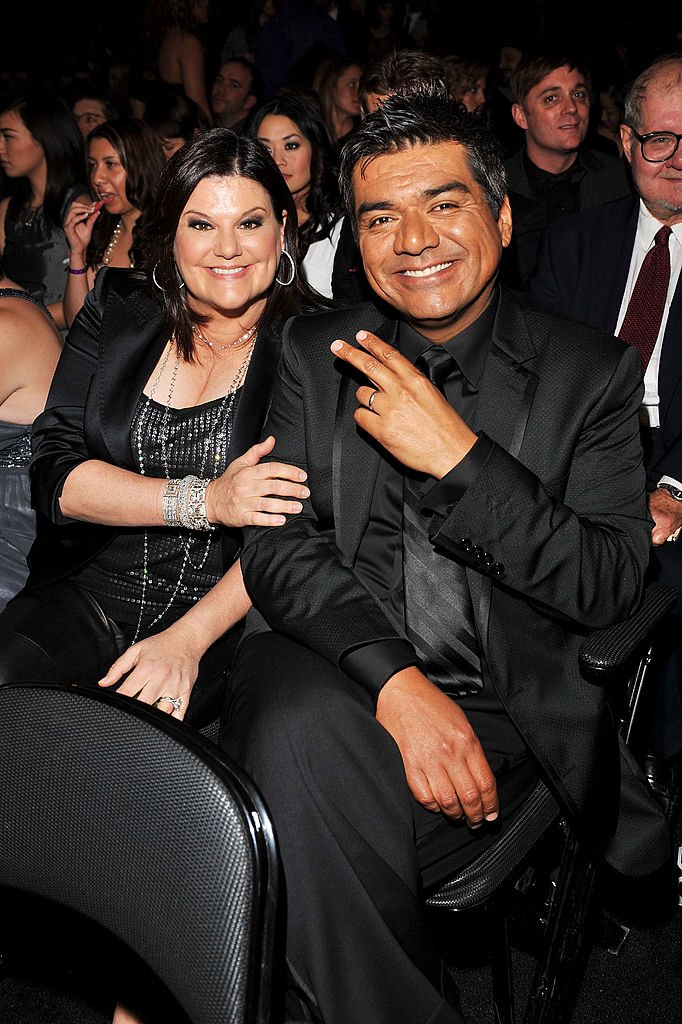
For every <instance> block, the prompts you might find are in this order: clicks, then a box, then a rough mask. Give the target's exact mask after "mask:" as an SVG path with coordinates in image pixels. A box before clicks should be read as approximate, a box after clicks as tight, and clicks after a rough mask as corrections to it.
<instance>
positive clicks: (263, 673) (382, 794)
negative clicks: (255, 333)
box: [221, 89, 669, 1024]
mask: <svg viewBox="0 0 682 1024" xmlns="http://www.w3.org/2000/svg"><path fill="white" fill-rule="evenodd" d="M342 182H343V186H344V190H345V194H346V202H347V207H348V209H349V212H351V213H352V215H353V216H354V217H355V218H356V219H357V223H358V233H359V242H360V248H361V252H362V256H363V262H364V265H365V270H366V272H367V274H368V278H369V281H370V283H371V285H372V287H373V289H374V291H375V292H376V293H377V295H378V296H379V297H380V298H381V300H382V307H383V306H385V305H388V306H389V307H391V308H392V309H393V310H394V311H395V312H394V314H393V315H392V316H391V317H390V318H389V319H387V320H386V319H384V316H383V315H382V314H381V313H379V312H378V309H377V308H376V307H375V306H372V305H367V306H361V307H356V308H354V309H348V310H343V311H338V312H330V313H324V314H322V315H320V316H313V317H306V318H297V319H295V320H293V321H291V322H290V323H289V325H288V328H287V330H286V332H285V335H286V336H285V341H284V349H283V358H282V362H281V366H280V381H279V385H278V387H277V389H276V393H275V396H274V399H273V405H272V410H271V415H270V418H269V421H268V424H267V428H266V429H267V430H268V431H271V432H272V433H273V434H274V435H275V437H276V438H277V446H276V451H277V457H278V458H280V457H284V455H286V458H287V460H288V461H291V462H293V463H294V464H299V465H301V466H305V468H306V470H307V473H308V482H309V485H310V490H311V497H310V500H309V501H307V502H305V504H304V509H303V512H302V513H301V514H300V515H299V516H298V517H296V518H295V519H291V520H290V521H288V522H287V523H286V525H284V526H282V527H281V528H279V529H278V531H277V532H276V533H275V531H270V530H254V531H248V534H247V537H246V542H245V548H244V551H243V554H242V568H243V572H244V579H245V584H246V587H247V590H248V592H249V594H250V595H251V597H252V599H253V601H254V605H255V608H256V611H255V612H254V613H252V614H251V615H250V617H249V621H248V623H247V627H246V637H245V640H244V641H243V643H242V645H241V648H240V652H239V654H238V657H237V663H236V665H235V668H234V671H233V673H232V675H231V692H230V695H229V698H228V702H227V705H226V714H225V723H224V727H223V731H222V736H221V742H222V744H223V746H224V748H225V749H226V750H227V752H228V753H229V754H230V755H231V756H232V757H234V758H236V759H237V761H238V762H239V763H240V764H242V765H243V766H244V767H245V768H246V770H247V771H248V772H249V773H250V775H251V776H252V777H253V778H254V779H255V781H256V783H257V784H258V786H259V787H260V789H261V791H262V793H263V795H264V797H265V800H266V803H267V805H268V807H269V808H270V811H271V813H272V815H273V819H274V823H275V829H276V832H277V836H278V841H279V848H280V853H281V857H282V864H283V871H284V878H285V884H286V891H287V963H288V966H289V970H290V975H291V988H292V990H295V991H296V993H297V997H298V1000H299V1002H303V1003H305V1004H306V1011H305V1013H301V1012H300V1011H299V1017H301V1018H302V1017H305V1019H307V1020H310V1019H312V1020H316V1021H317V1020H323V1021H324V1022H325V1024H366V1022H367V1021H372V1022H373V1024H426V1022H431V1024H436V1022H439V1024H455V1022H459V1021H461V1016H460V1014H459V1011H458V1009H457V1007H456V1005H455V1004H454V1003H453V1002H450V1001H449V1000H448V999H447V997H446V996H445V995H444V993H445V992H447V990H448V989H447V982H446V980H445V979H444V977H443V973H442V965H441V960H440V957H439V955H438V953H437V951H436V949H435V948H434V946H433V943H432V937H431V936H430V934H429V931H428V927H427V923H426V918H425V915H424V911H423V905H422V896H423V891H424V889H429V888H433V887H435V886H437V885H438V884H439V883H440V882H441V881H442V879H443V878H445V877H446V876H448V875H449V874H450V873H451V872H452V871H453V870H454V869H455V868H456V867H458V866H460V865H463V864H465V863H467V862H468V861H469V860H471V859H472V858H473V857H474V856H476V855H477V854H478V853H479V852H480V851H482V850H483V849H485V847H486V845H488V844H489V843H490V842H491V841H492V840H493V839H494V838H495V837H496V836H497V835H498V834H499V832H500V830H502V829H504V828H505V827H506V826H507V824H508V822H509V821H510V820H511V819H512V818H513V816H514V814H515V812H516V811H517V810H518V808H519V806H520V805H521V803H522V802H523V800H524V799H525V797H526V795H527V794H528V793H529V791H530V790H531V789H532V787H533V786H534V784H535V782H536V781H537V778H538V775H539V774H541V775H542V776H544V778H545V779H546V780H547V781H548V782H549V784H550V785H551V787H552V788H553V789H554V790H555V792H556V793H557V795H558V797H559V799H560V800H561V801H562V804H563V806H564V807H565V808H566V810H567V812H568V813H569V814H570V815H571V816H572V817H573V818H574V819H576V820H579V822H580V827H581V829H582V830H584V831H585V832H586V834H587V835H588V836H589V837H590V838H591V841H592V844H593V847H594V849H595V851H598V852H599V854H600V855H601V856H603V857H606V858H607V859H608V861H609V862H610V863H611V864H612V865H613V866H614V867H616V869H617V870H619V871H622V872H624V873H626V874H630V873H634V874H646V873H647V872H648V871H651V870H654V869H655V867H656V866H657V865H659V864H660V863H662V861H663V860H665V857H666V856H667V848H668V845H669V838H668V834H667V828H666V825H665V821H664V819H663V815H662V813H661V812H660V809H659V808H658V806H657V804H656V803H655V801H654V800H653V797H652V796H651V794H650V793H649V791H648V789H647V787H646V784H645V782H644V779H643V777H642V776H641V774H638V772H637V770H636V769H635V768H633V767H632V765H628V764H626V763H625V762H624V763H623V765H622V766H621V767H619V757H618V742H617V738H616V733H615V729H614V726H613V719H612V715H611V712H610V710H609V708H608V707H607V694H606V693H605V692H604V691H603V690H602V689H601V688H599V687H595V686H594V685H592V684H591V683H589V682H587V681H586V680H584V679H583V678H582V677H581V675H580V672H579V668H578V659H577V652H578V648H579V645H580V642H581V640H582V638H583V636H584V634H585V632H586V631H587V630H589V629H591V628H594V627H600V626H603V625H606V624H608V623H611V622H613V621H615V620H617V619H619V618H621V617H624V616H626V615H627V614H628V613H629V612H630V611H631V610H632V608H633V607H634V606H635V604H636V602H637V600H638V598H639V594H640V591H641V586H642V580H643V575H644V570H645V566H646V561H647V550H648V539H647V535H648V524H647V520H646V508H645V500H644V473H643V468H642V456H641V447H640V443H639V436H638V423H637V413H638V408H639V405H640V402H641V375H640V373H639V367H638V362H637V360H638V356H637V354H636V353H634V352H633V351H632V350H631V349H630V348H629V347H628V346H626V345H624V344H623V343H621V342H619V341H617V340H616V339H614V338H612V337H609V336H607V335H605V334H603V333H601V332H598V331H593V330H590V329H588V328H584V327H579V326H577V325H574V324H571V323H568V322H564V321H563V320H562V319H560V318H557V317H555V316H553V315H551V314H545V313H541V312H536V311H534V310H533V309H531V308H527V307H526V305H525V303H524V302H523V301H522V299H521V298H520V297H518V296H515V295H514V294H512V293H505V292H504V291H503V290H501V289H500V288H499V287H498V281H497V279H498V272H499V265H500V258H501V254H502V251H503V249H504V248H505V247H506V246H507V245H508V244H509V240H510V236H511V217H510V210H509V203H508V199H507V196H506V191H505V180H504V169H503V165H502V162H501V159H500V156H499V148H498V145H497V143H496V142H495V140H494V138H493V136H492V135H491V133H490V131H489V129H488V127H487V126H486V125H485V123H484V121H483V120H482V119H480V118H476V117H474V116H472V115H469V114H467V113H466V112H464V111H463V110H462V108H461V107H460V106H459V105H458V104H456V103H452V102H450V101H448V100H446V99H445V98H443V97H442V96H438V95H436V94H434V93H433V91H430V90H428V89H424V90H421V91H420V92H419V93H417V94H414V95H411V96H393V97H390V98H388V99H386V100H385V101H384V103H383V104H382V107H381V108H380V110H378V111H377V112H376V113H373V114H370V115H368V116H367V117H366V118H365V119H364V120H363V122H362V124H361V125H360V127H359V128H358V129H357V131H356V133H355V134H354V136H353V139H352V140H350V141H349V143H347V146H346V147H345V149H344V156H343V166H342ZM341 339H343V340H341ZM330 348H331V352H330ZM415 364H417V365H415ZM422 367H423V370H422ZM440 370H443V371H444V372H443V373H442V375H441V373H440V372H439V371H440ZM585 377H586V378H587V381H588V383H587V384H586V383H585ZM431 378H433V381H434V383H432V382H431ZM614 459H615V460H616V462H617V471H616V472H614V471H613V460H614ZM614 580H618V586H614V585H613V581H614ZM260 613H262V616H264V617H265V620H267V622H266V621H265V620H264V619H263V618H262V617H261V615H260ZM268 626H269V627H270V628H271V631H268ZM619 790H620V798H619ZM293 1012H295V1011H294V1010H293V1009H292V1008H290V1009H289V1014H291V1013H293Z"/></svg>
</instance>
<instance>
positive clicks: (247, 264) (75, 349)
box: [0, 128, 319, 725]
mask: <svg viewBox="0 0 682 1024" xmlns="http://www.w3.org/2000/svg"><path fill="white" fill-rule="evenodd" d="M150 237H151V239H152V241H151V249H150V257H151V259H150V263H149V265H148V267H147V270H146V271H145V272H144V273H143V272H141V271H139V270H137V269H136V270H125V269H115V268H106V269H105V270H104V271H103V272H102V273H101V274H98V276H97V281H96V283H95V287H94V289H93V290H92V291H91V292H90V294H89V295H88V296H87V298H86V300H85V304H84V307H83V309H82V311H81V312H80V313H79V315H78V316H77V317H76V320H75V322H74V324H73V326H72V328H71V330H70V332H69V335H68V338H67V341H66V344H65V347H64V352H63V355H62V357H61V359H60V362H59V365H58V367H57V371H56V373H55V376H54V381H53V384H52V388H51V390H50V395H49V398H48V401H47V405H46V409H45V412H44V413H43V414H42V415H41V416H39V417H38V419H37V421H36V423H35V425H34V438H33V446H34V455H33V461H32V467H31V476H32V486H33V495H34V502H35V504H36V507H37V509H38V511H39V513H40V514H41V515H42V516H43V517H44V521H45V529H44V530H42V531H39V533H38V537H37V540H36V542H35V544H34V546H33V549H32V551H31V573H30V575H29V578H28V581H27V584H26V586H25V588H24V589H23V590H22V591H21V592H20V593H19V594H18V595H17V596H16V597H15V598H14V600H13V601H11V602H10V603H9V605H8V606H7V608H6V609H5V611H4V612H3V613H2V615H0V651H1V652H2V656H1V657H0V676H2V677H3V678H14V679H17V678H25V679H40V678H46V677H49V678H52V679H71V680H74V681H80V682H83V683H85V684H89V685H92V684H93V683H94V682H95V681H96V680H98V679H99V678H100V677H104V680H105V682H106V683H107V684H111V683H115V682H118V681H119V680H120V678H121V676H122V675H124V674H126V673H127V677H126V679H125V682H124V683H123V685H122V686H121V691H122V692H123V693H125V694H128V695H130V696H132V697H137V698H138V699H140V700H142V701H144V702H145V703H148V704H155V705H158V707H159V709H160V710H163V711H166V712H170V713H172V714H175V715H176V716H177V717H179V718H182V717H183V716H184V714H185V711H186V710H187V707H188V705H189V710H190V718H191V719H192V721H193V722H194V723H195V724H197V725H200V724H201V723H202V721H205V720H208V721H210V720H213V719H214V718H215V717H217V714H218V713H219V708H220V700H221V698H222V695H221V694H219V693H218V691H219V690H220V689H221V687H222V683H223V672H224V670H225V669H226V668H227V667H228V666H229V664H230V662H231V658H232V654H233V650H234V646H235V644H236V639H237V635H238V631H237V630H236V629H235V628H233V627H235V626H236V625H237V623H239V622H240V620H241V618H242V617H243V615H244V613H245V611H246V609H247V607H248V605H249V600H248V597H247V595H246V593H245V592H244V588H243V585H242V582H241V574H240V571H239V564H238V561H237V556H238V552H239V548H240V528H241V527H242V526H244V525H246V524H250V525H253V524H255V525H264V526H279V525H281V524H282V523H283V522H284V513H288V514H292V513H296V512H298V511H300V509H301V504H300V499H301V498H303V497H305V496H307V490H306V489H305V487H304V485H303V479H302V477H303V474H302V473H301V471H300V470H298V469H297V468H295V467H293V466H286V465H281V464H278V463H276V462H273V463H267V464H262V465H261V464H260V459H261V458H262V457H263V456H264V455H266V454H268V453H269V452H270V451H271V450H272V448H273V444H274V440H273V439H269V440H267V441H264V442H262V443H256V442H257V441H258V438H259V436H260V431H261V429H262V424H263V421H264V417H265V413H266V410H267V407H268V403H269V395H270V388H271V384H272V382H273V379H274V375H275V370H276V365H277V360H278V355H279V347H280V337H281V330H282V326H283V323H284V321H285V320H286V318H287V317H289V316H290V315H293V314H294V313H297V312H298V313H300V312H304V311H306V310H312V309H316V308H319V307H317V305H316V304H315V303H314V302H312V301H311V299H310V296H309V293H308V292H307V290H306V289H305V287H304V286H303V285H301V283H300V282H299V280H298V279H297V277H296V274H295V272H294V266H293V260H292V258H291V256H290V253H292V252H293V251H295V246H296V208H295V205H294V201H293V199H292V197H291V194H290V192H289V190H288V189H287V187H286V185H285V183H284V180H283V178H282V176H281V174H280V173H279V171H278V170H277V167H276V166H275V164H274V162H273V161H272V158H271V157H270V155H269V154H268V153H267V152H266V151H265V150H264V149H263V147H262V146H261V145H260V144H259V143H257V142H256V141H255V140H254V139H252V138H249V137H243V138H238V137H237V136H235V135H234V133H233V132H231V131H229V130H228V129H222V128H214V129H211V130H210V131H208V132H203V133H202V134H201V135H199V136H197V138H196V139H195V140H193V141H192V142H190V143H188V144H187V145H186V146H184V147H183V148H182V149H181V150H180V151H179V152H178V153H176V154H175V156H174V157H172V159H171V160H170V161H169V162H168V163H167V164H166V165H165V169H164V171H163V174H162V175H161V180H160V183H159V189H158V196H157V202H156V203H155V207H154V213H153V216H152V218H151V231H150ZM161 630H163V631H164V632H163V634H162V635H161V636H158V635H155V634H159V633H160V631H161ZM26 638H28V641H29V644H28V648H29V650H28V653H27V640H26ZM128 647H129V648H130V649H129V650H128V651H126V653H125V654H124V655H123V657H122V658H119V655H121V654H122V653H123V652H124V650H125V649H126V648H128ZM117 658H119V660H118V661H117V662H116V665H115V666H114V667H113V669H112V671H110V672H108V674H106V675H105V673H107V670H108V669H110V668H111V666H112V662H114V659H117ZM195 684H196V685H195ZM207 708H208V709H209V710H208V711H207Z"/></svg>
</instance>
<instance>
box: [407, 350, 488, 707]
mask: <svg viewBox="0 0 682 1024" xmlns="http://www.w3.org/2000/svg"><path fill="white" fill-rule="evenodd" d="M416 366H417V369H419V370H421V371H422V372H423V373H425V374H426V376H427V377H428V378H429V379H430V380H431V382H432V383H433V384H435V386H436V387H437V388H439V390H441V391H443V385H444V383H445V379H446V378H447V377H448V376H449V375H450V374H451V373H452V372H453V371H454V370H456V368H457V364H456V363H455V360H454V359H453V358H452V356H451V355H450V354H449V353H448V352H447V351H446V350H445V349H444V348H442V347H440V346H434V347H433V348H430V349H427V351H426V352H425V353H423V354H422V355H421V356H420V357H419V359H418V360H417V363H416ZM424 482H425V477H424V476H418V475H415V474H410V473H408V472H406V474H405V477H404V485H403V582H404V589H405V627H406V633H407V637H408V639H409V640H410V642H411V643H412V644H413V645H414V647H415V649H416V651H417V654H418V655H419V657H420V658H421V660H422V662H423V666H424V670H425V672H426V674H427V675H428V676H429V678H430V679H431V680H432V681H433V682H434V683H436V684H437V685H438V686H440V687H442V688H443V689H446V690H448V692H451V693H455V694H463V693H467V692H471V691H472V690H478V689H480V688H481V687H482V686H483V680H482V677H481V662H480V658H479V654H478V640H477V638H476V632H475V629H474V618H473V609H472V606H471V595H470V593H469V586H468V584H467V580H466V574H465V570H464V567H463V566H461V565H459V563H457V562H455V561H453V560H451V559H450V558H446V557H444V556H443V555H441V554H439V553H438V552H437V551H436V549H435V548H434V546H433V544H432V543H431V541H430V540H429V537H428V533H427V520H426V518H425V517H424V514H423V513H422V512H420V510H419V503H420V500H421V497H422V489H423V485H424Z"/></svg>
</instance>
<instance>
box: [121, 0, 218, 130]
mask: <svg viewBox="0 0 682 1024" xmlns="http://www.w3.org/2000/svg"><path fill="white" fill-rule="evenodd" d="M209 14H210V0H148V4H147V9H146V11H145V18H144V25H143V37H144V38H143V46H145V47H146V48H147V50H148V53H147V55H146V57H145V58H143V61H144V63H146V65H147V66H146V68H145V69H144V70H145V71H146V72H147V74H149V75H151V76H152V77H151V80H150V79H147V78H146V77H145V78H144V79H141V78H140V75H138V81H137V82H136V83H135V87H134V88H133V93H134V95H133V97H132V102H133V112H134V113H135V114H136V115H137V116H138V117H144V115H145V113H146V104H147V103H148V102H150V101H151V99H152V98H153V97H154V96H158V95H163V94H164V93H166V94H167V93H171V92H173V93H176V94H181V95H185V96H189V98H190V99H191V100H194V102H195V103H196V104H198V106H199V107H201V110H202V111H203V113H204V116H205V117H206V118H207V120H208V121H209V123H211V124H212V123H213V117H212V115H211V108H210V104H209V101H208V93H207V89H206V61H205V45H204V40H203V39H202V30H203V28H204V26H205V25H206V24H207V23H208V20H209Z"/></svg>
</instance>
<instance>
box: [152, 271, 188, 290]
mask: <svg viewBox="0 0 682 1024" xmlns="http://www.w3.org/2000/svg"><path fill="white" fill-rule="evenodd" d="M173 266H174V267H175V275H176V277H177V279H178V288H179V289H180V290H181V291H182V289H183V288H184V287H185V282H184V281H183V280H182V276H181V274H180V271H179V270H178V267H177V264H176V263H173ZM158 267H159V264H158V263H157V264H156V266H155V267H154V269H153V270H152V281H153V282H154V284H155V285H156V287H157V288H158V289H159V291H160V292H162V293H163V294H164V295H165V294H166V289H165V288H162V287H161V285H160V284H159V282H158V281H157V280H156V271H157V270H158Z"/></svg>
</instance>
